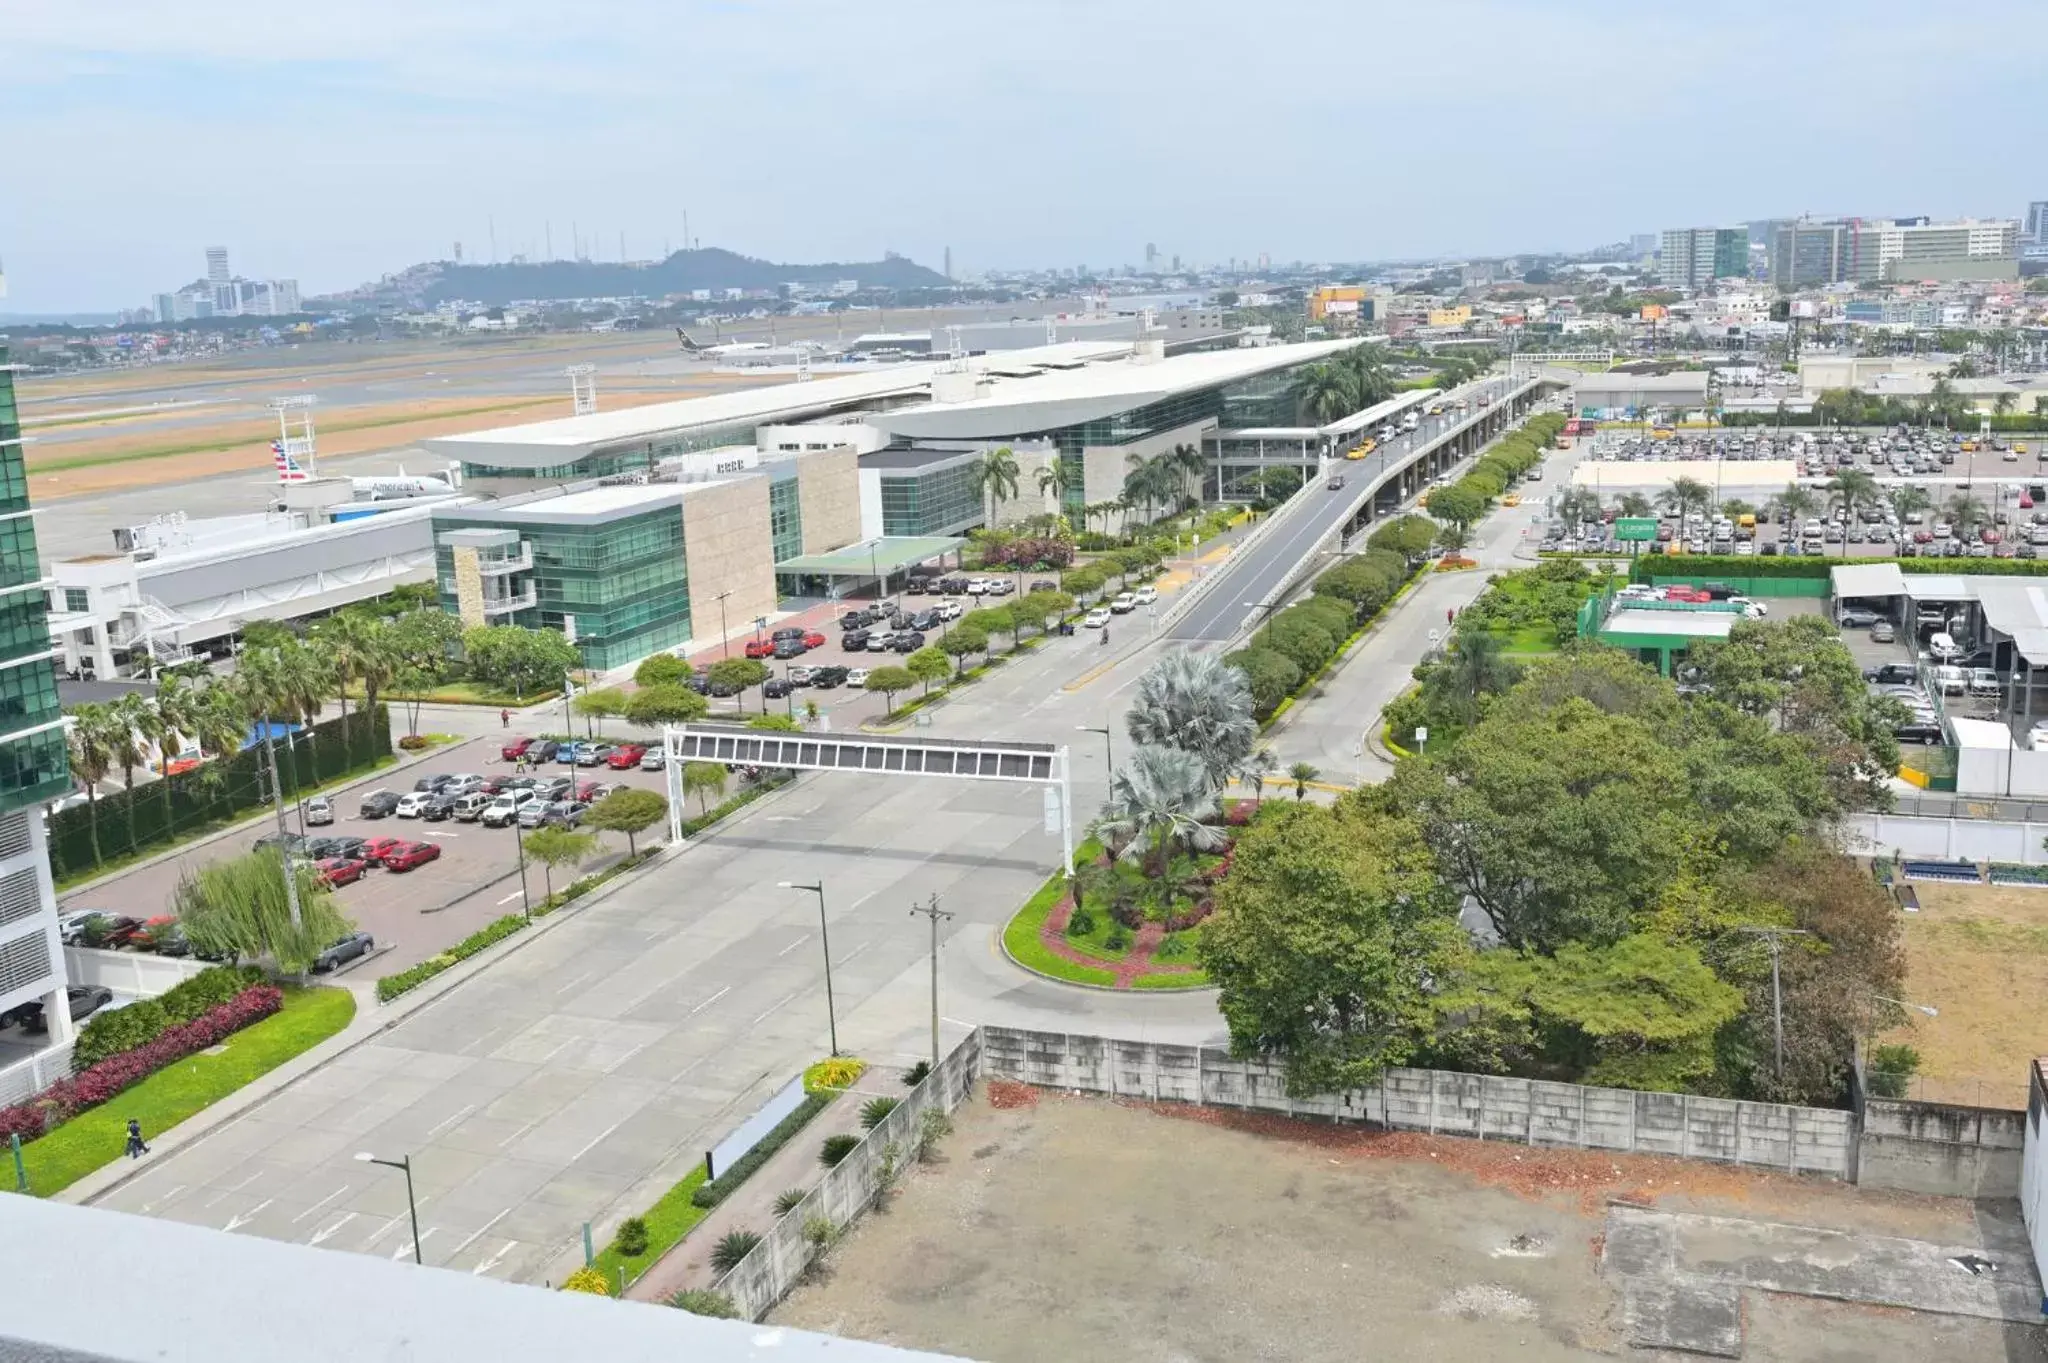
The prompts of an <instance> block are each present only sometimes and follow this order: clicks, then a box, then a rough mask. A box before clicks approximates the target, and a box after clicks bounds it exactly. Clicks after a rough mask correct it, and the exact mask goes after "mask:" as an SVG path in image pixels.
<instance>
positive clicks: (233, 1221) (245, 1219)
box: [221, 1197, 277, 1230]
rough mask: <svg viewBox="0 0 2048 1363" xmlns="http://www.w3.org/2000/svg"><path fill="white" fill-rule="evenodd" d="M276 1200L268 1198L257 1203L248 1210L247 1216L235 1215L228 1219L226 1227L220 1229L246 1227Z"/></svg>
mask: <svg viewBox="0 0 2048 1363" xmlns="http://www.w3.org/2000/svg"><path fill="white" fill-rule="evenodd" d="M276 1200H277V1199H275V1198H270V1197H266V1198H264V1199H263V1200H262V1201H261V1202H259V1203H257V1204H256V1205H255V1206H253V1207H251V1208H250V1209H249V1212H248V1215H246V1216H244V1215H241V1214H237V1215H234V1216H231V1217H229V1218H228V1223H227V1225H225V1226H223V1227H221V1229H222V1230H238V1229H240V1228H241V1227H243V1226H246V1225H248V1224H249V1223H250V1222H251V1221H254V1220H255V1219H256V1218H257V1216H259V1215H260V1214H261V1213H262V1211H263V1209H264V1208H265V1207H268V1206H269V1205H270V1204H271V1203H272V1202H274V1201H276Z"/></svg>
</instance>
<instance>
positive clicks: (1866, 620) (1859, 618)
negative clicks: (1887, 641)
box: [1836, 606, 1884, 629]
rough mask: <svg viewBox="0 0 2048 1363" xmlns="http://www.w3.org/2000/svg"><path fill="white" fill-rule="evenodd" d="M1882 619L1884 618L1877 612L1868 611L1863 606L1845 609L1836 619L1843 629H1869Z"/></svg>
mask: <svg viewBox="0 0 2048 1363" xmlns="http://www.w3.org/2000/svg"><path fill="white" fill-rule="evenodd" d="M1882 619H1884V617H1883V616H1882V615H1879V614H1878V613H1877V612H1876V611H1874V610H1866V609H1864V608H1863V607H1862V606H1848V607H1845V608H1844V609H1843V611H1842V613H1841V614H1840V615H1839V616H1837V617H1836V620H1837V622H1838V623H1840V625H1841V626H1842V628H1843V629H1868V628H1870V626H1872V625H1874V624H1876V623H1877V622H1878V621H1880V620H1882Z"/></svg>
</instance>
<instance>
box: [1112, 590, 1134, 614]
mask: <svg viewBox="0 0 2048 1363" xmlns="http://www.w3.org/2000/svg"><path fill="white" fill-rule="evenodd" d="M1137 608H1138V598H1137V597H1135V596H1132V595H1131V594H1130V593H1129V592H1118V593H1117V594H1116V599H1115V600H1113V601H1111V602H1110V603H1109V609H1110V611H1111V612H1112V613H1113V614H1116V615H1129V614H1130V613H1131V612H1132V611H1134V610H1136V609H1137Z"/></svg>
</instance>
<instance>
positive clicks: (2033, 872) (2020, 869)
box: [1991, 861, 2048, 886]
mask: <svg viewBox="0 0 2048 1363" xmlns="http://www.w3.org/2000/svg"><path fill="white" fill-rule="evenodd" d="M1991 883H1992V884H1993V885H2042V886H2048V866H2022V865H2020V864H2019V863H2018V862H2016V861H1994V862H1992V863H1991Z"/></svg>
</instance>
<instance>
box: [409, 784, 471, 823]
mask: <svg viewBox="0 0 2048 1363" xmlns="http://www.w3.org/2000/svg"><path fill="white" fill-rule="evenodd" d="M468 798H469V797H468V796H467V795H450V794H449V793H448V792H447V791H445V790H444V791H442V792H441V793H440V794H439V795H436V796H433V797H431V798H430V799H429V800H428V801H427V807H426V808H425V809H424V810H422V811H420V817H421V818H422V819H425V820H426V821H427V822H428V823H446V822H447V821H448V820H450V819H452V818H454V817H455V807H456V806H457V805H459V804H461V803H462V802H463V801H464V800H466V799H468Z"/></svg>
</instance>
